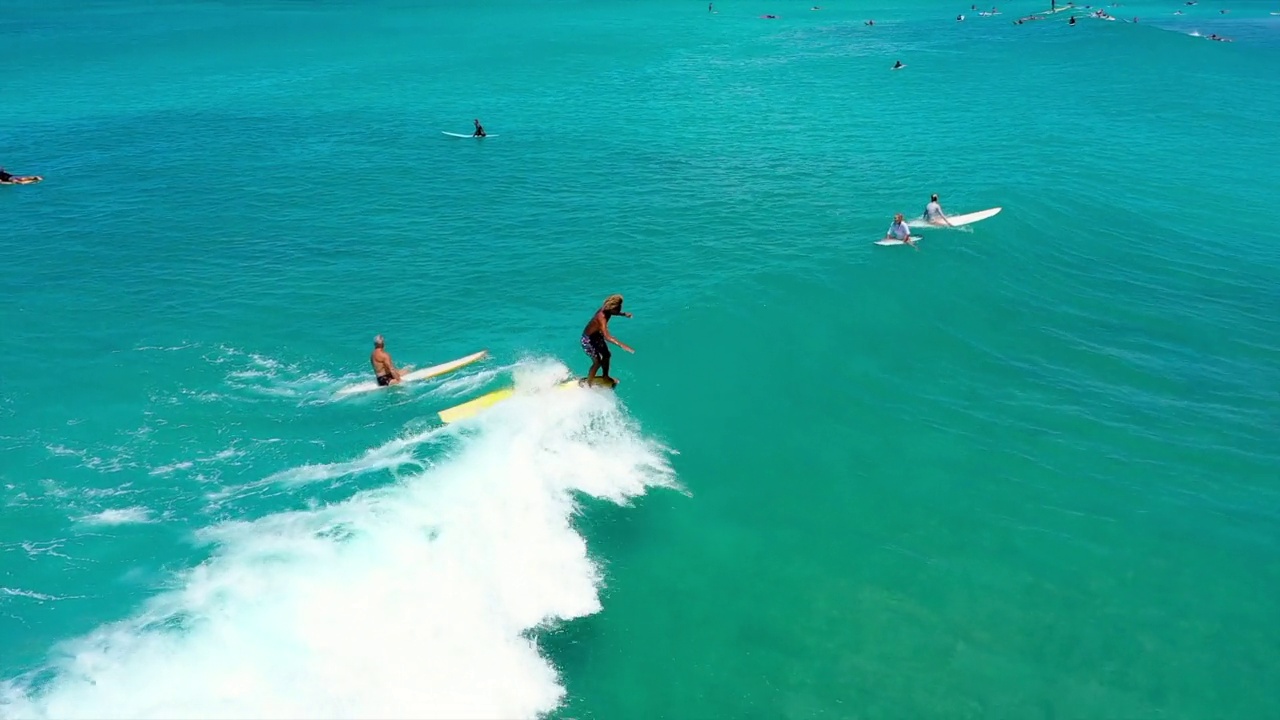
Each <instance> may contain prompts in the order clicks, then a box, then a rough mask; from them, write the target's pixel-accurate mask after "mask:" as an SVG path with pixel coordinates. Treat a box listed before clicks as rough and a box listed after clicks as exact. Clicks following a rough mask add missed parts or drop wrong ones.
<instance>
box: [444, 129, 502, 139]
mask: <svg viewBox="0 0 1280 720" xmlns="http://www.w3.org/2000/svg"><path fill="white" fill-rule="evenodd" d="M440 132H441V133H442V134H444V135H448V136H449V137H460V138H475V139H477V140H483V139H485V138H491V137H498V136H497V135H480V136H478V137H477V136H476V134H475V133H470V134H467V135H464V134H462V133H451V132H445V131H444V130H441V131H440Z"/></svg>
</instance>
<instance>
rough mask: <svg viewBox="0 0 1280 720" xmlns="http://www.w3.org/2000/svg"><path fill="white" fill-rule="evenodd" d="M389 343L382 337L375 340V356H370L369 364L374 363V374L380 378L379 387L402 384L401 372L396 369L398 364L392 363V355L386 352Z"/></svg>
mask: <svg viewBox="0 0 1280 720" xmlns="http://www.w3.org/2000/svg"><path fill="white" fill-rule="evenodd" d="M386 346H387V341H386V340H383V339H382V336H381V335H379V336H378V337H376V338H374V339H373V354H372V355H370V356H369V362H371V363H373V374H374V375H375V376H376V377H377V378H378V385H379V386H384V385H395V384H397V383H399V382H400V371H399V370H397V369H396V364H395V363H394V362H392V361H391V355H389V354H388V353H387V351H386Z"/></svg>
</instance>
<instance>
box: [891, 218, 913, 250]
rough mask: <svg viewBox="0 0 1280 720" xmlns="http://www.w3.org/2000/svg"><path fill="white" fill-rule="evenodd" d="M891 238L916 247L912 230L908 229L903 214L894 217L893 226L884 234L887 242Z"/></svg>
mask: <svg viewBox="0 0 1280 720" xmlns="http://www.w3.org/2000/svg"><path fill="white" fill-rule="evenodd" d="M889 238H893V239H895V240H897V241H898V242H903V243H906V244H908V245H911V246H912V247H915V242H914V241H913V240H912V238H911V228H909V227H907V221H906V219H904V218H903V216H902V213H898V214H897V215H894V216H893V224H892V225H890V226H889V230H888V232H886V233H885V234H884V239H885V240H888V239H889Z"/></svg>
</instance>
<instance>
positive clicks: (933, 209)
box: [924, 195, 951, 226]
mask: <svg viewBox="0 0 1280 720" xmlns="http://www.w3.org/2000/svg"><path fill="white" fill-rule="evenodd" d="M924 221H925V222H927V223H929V224H930V225H947V226H950V225H951V221H950V220H948V219H947V214H946V213H944V212H942V206H941V205H939V204H938V196H937V195H932V196H930V198H929V204H928V205H925V206H924Z"/></svg>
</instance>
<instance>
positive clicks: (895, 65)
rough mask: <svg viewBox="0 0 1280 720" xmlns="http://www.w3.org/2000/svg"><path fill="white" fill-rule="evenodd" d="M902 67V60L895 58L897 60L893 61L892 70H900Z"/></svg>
mask: <svg viewBox="0 0 1280 720" xmlns="http://www.w3.org/2000/svg"><path fill="white" fill-rule="evenodd" d="M902 67H904V66H903V64H902V61H901V60H897V61H895V62H894V63H893V69H894V70H900V69H901V68H902Z"/></svg>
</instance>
